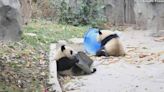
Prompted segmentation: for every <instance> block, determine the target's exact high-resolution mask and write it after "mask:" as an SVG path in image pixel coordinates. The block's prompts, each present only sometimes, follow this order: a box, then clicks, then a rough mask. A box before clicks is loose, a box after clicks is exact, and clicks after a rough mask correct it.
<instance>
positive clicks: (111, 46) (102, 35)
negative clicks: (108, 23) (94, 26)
mask: <svg viewBox="0 0 164 92" xmlns="http://www.w3.org/2000/svg"><path fill="white" fill-rule="evenodd" d="M97 41H98V42H100V43H101V49H100V50H98V51H97V52H96V56H124V55H125V51H124V48H123V46H122V43H121V42H120V40H119V36H118V35H117V34H115V33H113V32H112V31H109V30H108V31H107V30H99V31H98V35H97Z"/></svg>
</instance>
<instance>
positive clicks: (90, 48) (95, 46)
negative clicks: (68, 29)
mask: <svg viewBox="0 0 164 92" xmlns="http://www.w3.org/2000/svg"><path fill="white" fill-rule="evenodd" d="M97 34H98V29H96V28H89V30H88V31H87V32H86V33H85V34H84V48H85V50H86V52H87V53H89V54H92V55H95V54H96V52H97V51H98V50H99V49H100V47H101V44H100V43H99V42H97V40H96V36H97Z"/></svg>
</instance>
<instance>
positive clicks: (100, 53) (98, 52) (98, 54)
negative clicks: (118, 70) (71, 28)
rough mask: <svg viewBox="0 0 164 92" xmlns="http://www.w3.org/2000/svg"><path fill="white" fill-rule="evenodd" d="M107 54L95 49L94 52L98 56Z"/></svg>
mask: <svg viewBox="0 0 164 92" xmlns="http://www.w3.org/2000/svg"><path fill="white" fill-rule="evenodd" d="M106 55H107V54H106V53H105V51H97V52H96V56H98V57H100V56H106Z"/></svg>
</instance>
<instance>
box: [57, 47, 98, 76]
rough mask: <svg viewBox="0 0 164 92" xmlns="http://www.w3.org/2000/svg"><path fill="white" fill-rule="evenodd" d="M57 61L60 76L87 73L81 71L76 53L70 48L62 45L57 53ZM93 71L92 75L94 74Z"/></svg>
mask: <svg viewBox="0 0 164 92" xmlns="http://www.w3.org/2000/svg"><path fill="white" fill-rule="evenodd" d="M55 53H56V55H55V60H56V62H57V71H58V73H59V74H60V75H82V74H85V72H84V71H83V70H82V69H80V68H79V67H78V66H77V65H76V63H78V62H79V60H78V59H77V58H76V54H77V53H76V52H75V51H74V50H73V49H72V48H71V47H69V46H66V45H62V46H61V47H60V48H59V49H58V50H57V51H56V52H55ZM94 72H95V70H93V72H92V73H94Z"/></svg>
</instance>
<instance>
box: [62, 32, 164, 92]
mask: <svg viewBox="0 0 164 92" xmlns="http://www.w3.org/2000/svg"><path fill="white" fill-rule="evenodd" d="M149 34H150V33H149V32H148V31H125V32H123V33H122V34H121V40H122V41H123V44H124V47H125V49H126V52H127V55H126V56H125V57H94V56H91V58H92V59H93V60H94V64H93V67H96V68H97V72H96V73H94V74H92V75H87V76H78V77H73V79H71V80H69V81H67V83H66V84H65V85H63V87H64V89H65V90H66V92H164V40H160V38H154V37H151V36H150V35H149ZM77 47H79V46H77ZM81 47H82V46H81Z"/></svg>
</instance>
